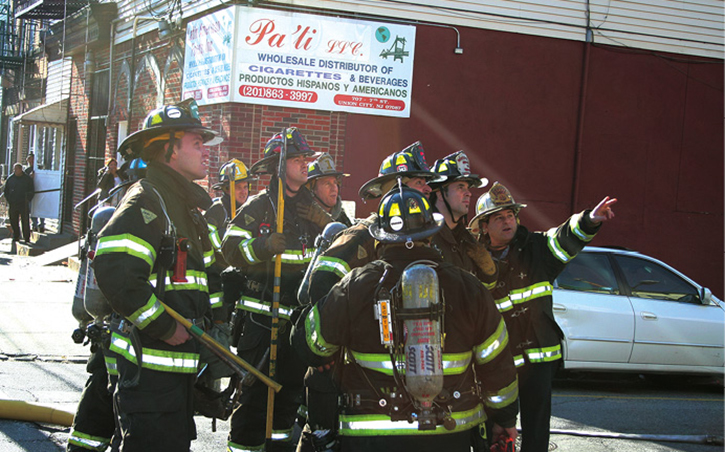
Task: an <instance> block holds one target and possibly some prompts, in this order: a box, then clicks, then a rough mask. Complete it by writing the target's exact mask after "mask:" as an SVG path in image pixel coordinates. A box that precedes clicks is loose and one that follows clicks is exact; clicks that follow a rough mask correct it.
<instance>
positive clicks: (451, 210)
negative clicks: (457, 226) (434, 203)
mask: <svg viewBox="0 0 725 452" xmlns="http://www.w3.org/2000/svg"><path fill="white" fill-rule="evenodd" d="M445 188H446V187H442V188H441V189H440V194H441V199H443V204H445V205H446V210H448V215H450V216H451V219H452V220H453V222H454V223H458V222H459V221H460V218H458V219H456V217H455V216H454V215H453V209H451V205H450V204H448V199H447V198H446V192H445Z"/></svg>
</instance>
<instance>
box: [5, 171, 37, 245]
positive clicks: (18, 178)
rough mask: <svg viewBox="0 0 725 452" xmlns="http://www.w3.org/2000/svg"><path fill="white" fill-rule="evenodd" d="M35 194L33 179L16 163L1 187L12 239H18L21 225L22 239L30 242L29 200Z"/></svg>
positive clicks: (15, 240)
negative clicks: (11, 230) (6, 206)
mask: <svg viewBox="0 0 725 452" xmlns="http://www.w3.org/2000/svg"><path fill="white" fill-rule="evenodd" d="M34 195H35V186H34V184H33V179H32V178H31V177H30V176H28V175H27V174H25V172H23V165H22V164H20V163H16V164H15V166H13V174H11V175H10V177H8V180H7V181H5V186H4V187H3V196H5V200H6V201H7V202H8V207H9V209H8V210H9V216H10V226H11V227H12V229H13V241H14V242H18V241H19V240H20V231H21V227H22V232H23V240H24V241H25V243H30V201H31V200H32V199H33V196H34Z"/></svg>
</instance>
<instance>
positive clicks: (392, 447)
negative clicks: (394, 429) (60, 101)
mask: <svg viewBox="0 0 725 452" xmlns="http://www.w3.org/2000/svg"><path fill="white" fill-rule="evenodd" d="M401 422H405V421H401ZM339 438H340V442H341V450H343V451H345V452H469V451H470V450H471V432H470V431H463V432H458V433H449V434H441V435H401V436H341V437H339Z"/></svg>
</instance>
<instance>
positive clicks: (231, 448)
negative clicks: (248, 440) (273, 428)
mask: <svg viewBox="0 0 725 452" xmlns="http://www.w3.org/2000/svg"><path fill="white" fill-rule="evenodd" d="M227 452H264V444H260V445H259V446H242V445H241V444H237V443H233V442H231V441H229V442H227Z"/></svg>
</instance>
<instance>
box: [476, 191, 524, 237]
mask: <svg viewBox="0 0 725 452" xmlns="http://www.w3.org/2000/svg"><path fill="white" fill-rule="evenodd" d="M524 207H526V204H519V203H517V202H516V201H515V200H514V197H513V196H511V192H510V191H509V190H508V188H506V187H504V186H503V184H499V183H498V182H494V183H493V185H492V186H491V189H490V190H489V191H487V192H486V193H484V194H483V195H481V197H480V198H478V201H476V216H475V217H473V219H471V221H470V223H469V224H468V227H469V228H470V229H472V230H477V229H478V221H479V220H481V219H486V218H487V217H488V216H489V215H492V214H494V213H496V212H499V211H501V210H504V209H511V210H513V211H514V213H515V214H516V215H518V214H519V212H520V211H521V209H523V208H524Z"/></svg>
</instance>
